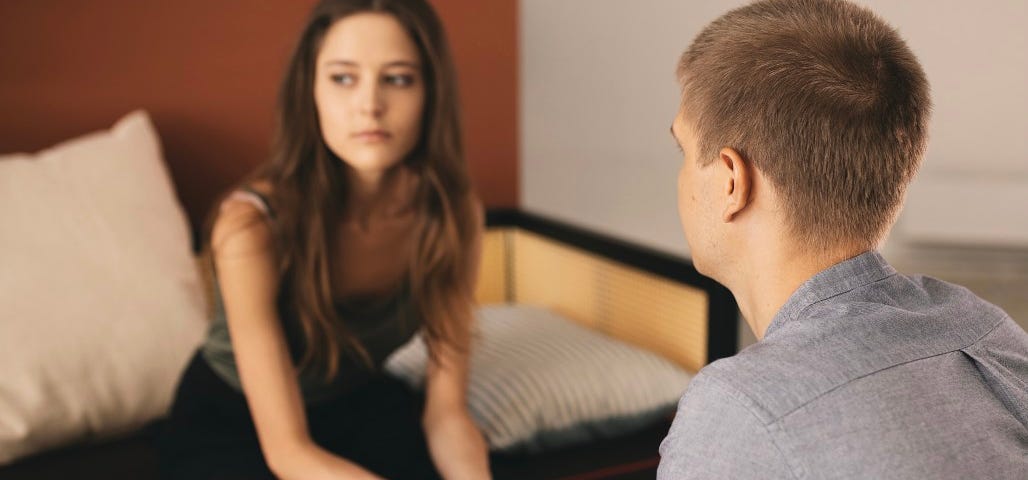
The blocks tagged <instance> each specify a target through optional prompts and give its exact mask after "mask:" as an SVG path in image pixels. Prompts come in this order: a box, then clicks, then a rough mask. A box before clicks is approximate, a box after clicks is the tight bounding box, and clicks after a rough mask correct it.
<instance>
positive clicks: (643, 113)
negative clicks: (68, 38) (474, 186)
mask: <svg viewBox="0 0 1028 480" xmlns="http://www.w3.org/2000/svg"><path fill="white" fill-rule="evenodd" d="M743 3H746V2H743V1H738V0H730V1H720V2H714V1H698V0H694V1H681V0H646V1H638V2H625V1H623V0H557V1H554V0H522V1H521V3H520V5H521V6H520V8H521V20H520V28H521V32H520V38H521V40H520V41H521V48H520V52H521V53H520V54H521V65H520V68H521V75H522V76H521V100H520V101H521V105H520V109H521V111H520V115H521V125H520V127H521V139H520V141H521V152H522V153H521V203H522V206H523V207H524V208H526V209H528V210H530V211H535V212H539V213H542V214H546V215H549V216H553V217H556V218H560V219H563V220H568V221H571V222H573V223H576V224H578V225H582V226H585V227H588V228H593V229H596V230H600V231H603V232H607V233H610V234H613V235H616V236H620V237H623V238H625V239H628V240H632V241H636V242H640V243H643V244H645V245H648V246H651V247H654V248H657V249H660V250H664V251H667V252H670V253H673V254H678V255H682V256H686V255H687V254H688V252H687V251H686V248H685V241H684V238H683V236H682V234H681V232H680V229H679V227H678V217H677V212H676V210H675V208H676V207H675V176H676V172H677V168H678V161H679V157H678V153H677V151H676V150H675V149H674V146H673V143H672V141H671V138H670V136H669V135H668V126H669V125H670V122H671V118H672V116H673V115H674V113H675V109H676V107H677V105H678V90H677V86H676V84H675V79H674V67H675V62H676V60H677V58H678V56H679V54H680V53H681V52H682V50H684V49H685V48H686V46H687V45H688V44H689V42H690V41H691V40H692V38H693V37H694V36H695V35H696V34H697V33H698V32H699V30H700V29H701V28H702V27H703V26H704V25H705V24H706V23H707V22H709V21H710V20H712V19H714V18H716V17H717V16H718V15H720V14H722V13H723V12H725V11H727V10H728V9H730V8H732V7H734V6H737V5H741V4H743ZM862 3H865V4H867V5H869V6H870V7H871V8H872V9H874V10H875V11H877V12H878V13H879V14H880V15H882V16H883V17H884V18H885V19H886V20H887V21H889V22H890V23H892V24H893V25H894V26H896V27H897V28H898V29H899V30H900V32H901V34H902V35H903V36H904V38H906V39H907V41H908V42H909V44H910V46H911V48H912V49H913V50H914V52H915V53H916V54H917V55H918V57H919V58H920V60H921V62H922V64H923V65H924V68H925V70H926V71H927V73H928V76H929V80H930V82H931V84H932V89H933V98H934V102H935V114H934V118H933V122H932V130H931V141H930V145H929V149H928V155H927V158H926V163H925V166H924V168H923V169H922V172H921V175H920V176H919V179H918V180H917V181H916V182H915V184H914V186H913V187H912V188H911V191H910V201H909V203H908V205H909V206H910V208H908V210H907V212H905V214H904V217H903V218H902V219H901V221H900V225H899V226H898V227H897V231H896V232H895V233H894V235H893V238H892V242H894V243H895V242H909V241H913V240H925V239H926V238H927V239H928V240H929V241H932V240H933V239H934V240H936V241H939V242H971V243H981V244H986V243H999V244H1003V245H1006V246H1014V247H1025V248H1028V213H1026V212H1028V140H1026V137H1028V55H1026V53H1025V52H1028V34H1026V32H1028V29H1025V27H1024V25H1025V24H1026V23H1028V12H1026V10H1028V2H1025V1H1023V0H1010V1H1000V0H994V1H990V2H968V1H966V0H917V1H912V0H905V1H895V0H865V1H863V2H862ZM954 181H957V182H964V181H967V182H968V183H967V186H966V188H963V191H962V192H960V194H959V195H956V194H955V193H954V192H953V191H952V190H951V189H947V188H946V187H945V185H948V184H952V182H954ZM940 185H942V186H941V187H940ZM939 192H941V195H940V193H939ZM941 201H947V202H948V203H947V204H946V206H944V208H938V207H937V205H939V202H941ZM940 211H941V212H943V213H941V214H940ZM972 222H973V223H972ZM983 225H984V226H983ZM926 235H927V237H926Z"/></svg>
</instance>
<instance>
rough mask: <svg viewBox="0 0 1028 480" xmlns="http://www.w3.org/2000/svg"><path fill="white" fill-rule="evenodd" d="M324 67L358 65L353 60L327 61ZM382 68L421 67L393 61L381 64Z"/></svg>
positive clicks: (412, 63) (406, 62)
mask: <svg viewBox="0 0 1028 480" xmlns="http://www.w3.org/2000/svg"><path fill="white" fill-rule="evenodd" d="M325 65H342V66H344V67H359V66H360V64H359V63H357V62H355V61H353V60H329V61H327V62H325ZM382 67H409V68H414V69H418V68H421V65H419V64H418V63H417V62H411V61H408V60H395V61H392V62H387V63H385V64H383V65H382Z"/></svg>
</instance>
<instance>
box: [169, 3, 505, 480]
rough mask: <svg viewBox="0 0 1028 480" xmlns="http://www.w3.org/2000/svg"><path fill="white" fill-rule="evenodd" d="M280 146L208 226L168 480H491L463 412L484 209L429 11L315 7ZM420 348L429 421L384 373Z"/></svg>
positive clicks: (283, 114) (288, 87) (283, 100)
mask: <svg viewBox="0 0 1028 480" xmlns="http://www.w3.org/2000/svg"><path fill="white" fill-rule="evenodd" d="M278 129H279V135H278V138H277V143H276V146H275V150H274V154H273V156H272V159H271V161H270V162H269V163H267V164H266V165H264V166H262V167H261V168H260V169H258V170H257V171H256V172H255V173H254V174H253V175H251V176H250V177H248V178H247V179H246V180H245V181H244V182H243V183H242V186H241V187H240V188H239V189H237V190H235V191H233V192H231V193H230V194H229V195H228V196H227V197H226V198H225V200H224V201H223V202H222V203H221V205H220V208H219V209H218V211H217V212H215V213H214V215H212V222H211V223H212V227H211V229H210V236H209V244H208V249H207V251H208V253H209V254H210V256H211V258H212V260H213V261H212V263H213V266H214V272H215V280H216V286H217V293H218V295H219V298H218V299H217V300H218V301H217V302H216V311H217V314H216V316H215V319H214V322H213V324H212V327H211V330H210V333H209V336H208V338H207V340H206V342H205V343H204V345H203V347H202V348H201V350H200V352H199V353H198V354H197V356H196V357H195V358H194V360H193V362H192V363H191V364H190V366H189V367H188V368H187V371H186V373H185V374H184V376H183V378H182V381H181V384H180V386H179V390H178V393H177V395H176V400H175V404H174V406H173V408H172V413H171V415H170V417H169V422H168V428H167V430H166V432H165V434H164V435H163V437H162V439H161V453H162V464H163V470H164V472H165V473H166V474H167V475H168V476H169V477H172V478H190V479H198V478H266V477H272V476H274V477H278V478H284V479H289V478H303V479H317V478H382V477H386V478H397V479H402V478H435V477H436V476H437V473H436V469H437V470H438V474H441V475H442V476H443V477H445V478H487V477H488V476H489V472H488V461H487V454H486V448H485V443H484V441H483V439H482V437H481V435H480V433H479V432H478V430H477V429H476V427H475V425H474V424H473V423H472V421H471V418H470V416H469V414H468V411H467V408H466V403H465V388H466V378H467V358H468V357H467V354H468V348H469V346H468V344H469V340H470V333H469V330H470V326H469V323H470V320H471V304H472V286H473V284H474V272H475V271H476V269H477V258H478V253H479V244H480V239H481V232H482V227H481V225H482V208H481V206H480V203H479V202H478V201H477V199H476V198H475V197H474V195H473V194H472V192H471V189H470V186H469V180H468V177H467V173H466V169H465V165H464V159H463V154H462V151H461V142H460V129H459V124H458V110H457V98H456V87H455V74H454V69H453V65H452V60H451V58H450V54H449V51H448V49H447V46H446V42H445V38H444V36H443V32H442V27H441V25H440V22H439V20H438V18H437V17H436V15H435V13H434V12H433V11H432V9H431V7H430V6H429V5H428V4H426V3H425V2H424V0H331V1H322V2H321V3H320V4H318V5H317V6H316V7H315V8H314V11H313V13H312V15H311V17H310V20H309V21H308V23H307V25H306V27H305V28H304V31H303V33H302V36H301V38H300V41H299V44H298V45H297V47H296V50H295V52H294V54H293V56H292V59H291V61H290V64H289V68H288V71H287V73H286V76H285V79H284V82H283V85H282V89H281V92H280V98H279V119H278ZM419 329H420V331H421V332H423V336H424V338H425V339H426V342H427V343H428V346H429V351H430V354H431V360H430V362H429V366H428V371H427V383H426V393H425V397H424V401H423V407H422V402H421V401H419V398H418V397H417V396H416V395H415V394H414V393H413V392H411V391H409V390H407V389H406V388H405V387H404V386H403V385H402V384H400V383H399V382H398V381H396V380H393V379H390V378H388V377H386V376H384V375H383V374H382V373H381V365H382V362H383V360H384V359H385V358H386V357H387V356H388V355H389V354H390V353H391V352H392V351H394V350H395V349H396V348H398V347H399V346H401V345H402V344H404V343H405V342H406V341H408V340H409V339H410V338H411V337H412V335H413V334H414V333H415V331H417V330H419ZM419 414H420V418H419ZM433 464H434V468H433Z"/></svg>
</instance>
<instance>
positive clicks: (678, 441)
mask: <svg viewBox="0 0 1028 480" xmlns="http://www.w3.org/2000/svg"><path fill="white" fill-rule="evenodd" d="M660 455H661V462H660V467H659V470H658V472H657V478H658V479H676V480H677V479H690V478H703V479H712V478H817V479H821V478H874V479H888V478H897V479H914V478H917V479H920V478H961V479H963V478H988V479H1007V478H1009V479H1019V480H1024V479H1028V334H1026V333H1025V331H1024V330H1023V329H1021V328H1020V327H1019V326H1018V325H1017V324H1015V323H1014V322H1013V321H1012V320H1011V319H1010V317H1009V316H1008V315H1007V314H1006V313H1004V312H1003V311H1002V310H1000V309H999V308H998V307H996V306H994V305H991V304H989V303H987V302H985V301H984V300H982V299H980V298H978V297H976V296H975V295H974V294H973V293H971V292H970V291H968V290H967V289H964V288H962V287H959V286H956V285H952V284H949V283H945V282H942V281H940V280H936V279H933V278H929V277H921V276H915V277H908V276H904V275H900V274H898V273H896V271H895V270H894V269H893V268H892V267H890V266H889V265H888V264H886V262H885V260H884V259H883V258H882V257H881V255H879V254H878V253H875V252H869V253H865V254H863V255H860V256H858V257H855V258H853V259H850V260H847V261H845V262H842V263H840V264H837V265H835V266H833V267H831V268H829V269H827V270H825V271H823V272H821V273H819V274H817V275H815V276H814V277H813V278H811V279H810V280H808V281H807V282H806V283H804V284H803V285H802V286H801V287H800V288H799V289H798V290H796V292H795V293H794V294H793V295H792V296H791V297H790V298H789V300H788V301H787V302H786V303H785V305H784V306H783V307H782V309H781V310H780V311H779V312H778V314H777V315H776V316H775V318H774V320H772V322H771V325H770V326H769V327H768V329H767V332H766V334H765V336H764V339H763V340H761V341H760V342H758V343H757V344H755V345H752V346H750V347H749V348H747V349H745V350H743V351H742V352H740V353H739V354H738V355H735V356H734V357H731V358H726V359H723V360H718V361H716V362H714V363H712V364H710V365H708V366H707V367H705V368H704V369H703V370H702V371H700V373H699V375H697V376H696V378H695V379H694V380H693V381H692V383H691V384H690V385H689V388H688V389H687V391H686V392H685V395H684V396H683V397H682V399H681V402H680V403H679V406H678V413H677V415H676V417H675V421H674V423H673V424H672V426H671V431H670V432H669V433H668V436H667V438H665V439H664V442H663V443H662V444H661V446H660Z"/></svg>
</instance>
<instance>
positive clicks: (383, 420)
mask: <svg viewBox="0 0 1028 480" xmlns="http://www.w3.org/2000/svg"><path fill="white" fill-rule="evenodd" d="M423 403H424V402H423V399H422V398H421V397H420V396H419V395H418V394H416V393H414V392H413V391H411V390H410V389H408V388H407V386H406V385H404V384H402V383H400V381H398V380H396V379H393V378H390V377H385V376H382V377H380V378H376V379H375V380H372V382H371V383H369V384H367V385H364V386H362V387H361V388H359V389H357V390H355V391H353V392H350V393H348V394H346V395H344V396H343V397H342V398H339V399H336V400H332V401H330V402H326V403H323V404H316V405H308V406H307V420H308V425H309V428H310V432H311V437H312V438H313V440H314V442H315V443H317V444H318V445H320V446H321V447H322V448H325V449H326V450H329V451H331V452H333V453H335V454H337V455H339V456H341V457H343V458H345V459H347V460H349V461H352V462H355V463H357V464H359V465H361V466H362V467H364V468H366V469H368V470H371V471H372V472H375V473H376V474H378V475H381V476H383V477H385V478H388V479H390V480H405V479H412V480H420V479H437V478H439V476H438V474H437V473H436V471H435V468H434V467H433V466H432V462H431V459H430V458H429V455H428V448H427V444H426V442H425V437H424V433H423V432H422V430H421V421H420V416H421V415H420V413H421V409H422V407H423ZM158 449H159V452H160V461H161V473H162V475H163V476H164V477H165V478H167V479H194V480H201V479H219V480H221V479H244V478H245V479H265V478H274V476H273V475H272V473H271V471H270V470H269V469H268V467H267V463H266V462H265V461H264V456H263V454H262V453H261V449H260V444H259V443H258V440H257V431H256V429H255V428H254V425H253V419H252V418H251V417H250V410H249V408H248V407H247V404H246V398H245V397H244V396H243V395H242V393H240V392H238V391H236V390H234V389H233V388H232V387H230V386H229V385H227V384H226V383H225V382H224V381H223V380H221V379H220V378H219V377H218V376H217V375H216V374H215V373H214V372H213V371H212V370H211V369H210V367H209V366H208V365H207V362H206V361H205V360H204V359H203V358H202V357H201V356H200V355H199V353H198V354H197V355H196V356H195V357H194V358H193V360H192V361H191V362H190V364H189V367H188V368H187V369H186V372H185V374H184V375H183V377H182V381H181V382H180V383H179V387H178V392H177V393H176V395H175V403H174V405H173V406H172V410H171V415H170V416H169V418H168V421H167V423H166V427H165V430H164V431H163V432H161V435H160V438H159V440H158Z"/></svg>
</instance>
